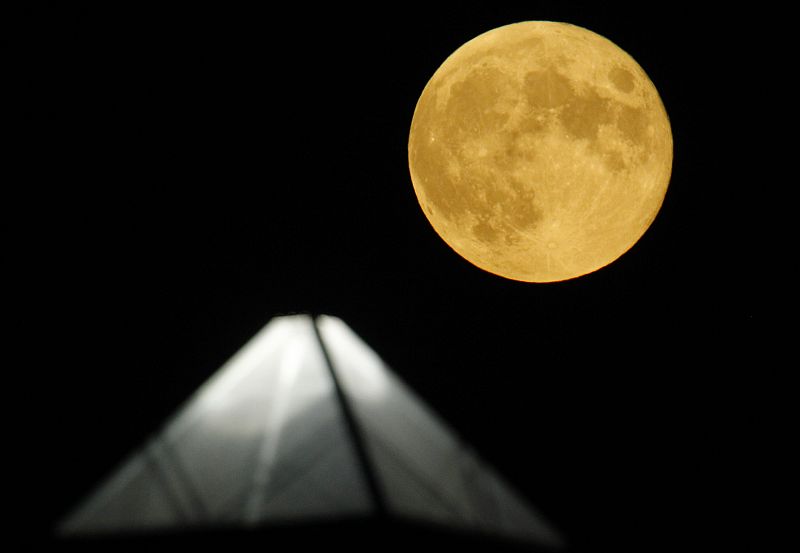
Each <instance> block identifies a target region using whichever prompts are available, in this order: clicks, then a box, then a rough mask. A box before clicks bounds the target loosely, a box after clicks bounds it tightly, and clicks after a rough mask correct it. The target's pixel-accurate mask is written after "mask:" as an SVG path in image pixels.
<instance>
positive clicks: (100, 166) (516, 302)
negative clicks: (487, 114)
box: [0, 2, 770, 552]
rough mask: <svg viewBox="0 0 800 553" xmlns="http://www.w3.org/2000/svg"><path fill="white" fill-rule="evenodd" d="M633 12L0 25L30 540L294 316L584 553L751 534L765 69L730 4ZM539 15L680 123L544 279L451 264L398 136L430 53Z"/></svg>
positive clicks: (156, 18)
mask: <svg viewBox="0 0 800 553" xmlns="http://www.w3.org/2000/svg"><path fill="white" fill-rule="evenodd" d="M595 4H596V5H595ZM640 4H641V6H642V7H640V8H638V9H637V10H635V11H628V10H622V9H614V8H612V7H609V6H608V5H606V3H586V4H574V3H566V2H553V3H539V2H527V3H525V7H524V8H512V7H492V8H489V7H485V6H484V7H482V8H480V9H478V8H474V7H473V8H466V7H464V6H463V5H462V4H461V3H459V4H455V3H452V4H451V5H450V7H449V8H445V6H444V5H442V6H441V7H440V8H437V9H436V10H435V11H430V8H425V7H424V4H420V5H413V4H403V5H401V6H400V7H386V6H383V5H381V6H378V5H377V4H376V5H375V6H374V7H371V8H355V7H350V8H342V7H339V6H336V7H327V8H322V9H320V8H318V7H316V6H313V7H312V6H310V5H305V4H302V3H298V4H296V5H294V7H291V8H288V9H287V8H285V7H284V8H280V9H279V8H277V7H274V6H273V7H269V8H267V7H264V8H262V9H253V10H240V9H235V8H227V7H226V8H224V9H223V8H221V7H219V6H216V7H208V8H197V7H191V8H186V9H185V10H184V9H177V8H176V9H172V10H168V11H164V10H163V9H162V8H158V9H153V10H147V9H143V8H140V7H138V5H131V6H130V8H129V9H121V8H114V9H109V8H107V7H100V8H81V9H78V8H74V7H70V8H55V7H41V8H37V9H34V10H30V11H28V12H25V13H21V14H15V16H14V17H5V18H3V21H2V23H0V30H2V33H3V35H4V38H3V43H2V50H0V52H2V59H3V60H4V67H6V68H7V73H6V74H7V75H11V76H12V77H11V78H9V79H8V83H10V85H11V86H10V88H11V93H12V98H11V100H9V101H8V102H7V103H6V104H5V106H6V108H5V111H6V113H5V115H4V117H6V118H10V120H12V123H13V124H14V127H13V132H12V133H11V140H10V144H9V145H8V147H6V148H5V153H6V159H8V160H10V162H11V165H12V166H13V169H12V171H11V172H10V173H6V177H5V178H4V180H5V181H6V182H10V183H11V186H8V187H6V189H5V190H4V191H3V196H4V198H5V200H4V201H3V205H2V208H3V212H4V216H3V219H4V220H3V222H2V245H3V250H4V256H3V257H4V259H5V261H6V263H7V267H9V268H10V269H11V270H10V271H6V277H8V279H9V280H8V285H7V286H5V288H6V290H8V291H10V294H9V298H8V299H9V301H8V302H6V304H7V305H10V308H8V309H7V310H6V314H7V317H6V319H7V322H9V323H10V325H9V326H10V327H11V332H10V333H8V334H6V335H7V336H9V337H10V339H9V342H8V345H7V347H6V350H7V351H8V352H9V354H8V357H7V358H9V359H10V358H12V356H13V359H15V360H16V361H15V363H14V364H15V367H11V366H9V367H8V369H9V372H10V373H13V374H10V379H11V380H10V382H9V383H8V387H7V388H6V389H5V390H4V391H5V394H4V395H7V396H10V397H9V398H8V402H7V404H8V405H17V403H19V404H22V405H24V406H25V408H24V409H14V416H13V417H12V418H9V419H7V422H6V426H10V427H11V429H12V433H11V437H9V440H12V439H13V443H14V446H13V447H12V449H13V451H15V452H17V453H23V455H22V457H21V458H18V459H16V461H17V462H19V463H20V467H21V470H22V471H23V472H20V473H18V474H21V475H22V477H20V479H19V480H20V484H21V485H20V486H19V487H20V488H21V492H20V494H19V497H20V500H19V502H18V505H19V506H20V508H19V509H18V510H17V513H16V515H15V516H16V517H18V521H19V522H18V524H17V528H18V529H20V532H22V533H23V534H25V535H26V536H27V537H28V538H31V537H35V536H41V535H42V534H43V532H45V531H46V529H47V528H48V527H49V526H50V525H51V524H52V523H53V521H55V520H57V519H58V518H59V517H60V516H62V515H63V514H64V513H65V512H66V511H67V510H68V509H69V508H70V507H71V506H73V505H74V503H75V502H76V501H77V500H78V499H80V498H81V497H83V496H84V494H85V493H86V492H87V491H88V490H90V489H91V488H92V487H93V486H94V485H95V484H96V483H97V482H98V481H99V480H100V479H102V478H103V477H104V476H106V475H107V474H108V473H109V471H111V470H113V468H114V467H115V466H116V465H117V464H118V463H119V462H120V461H121V460H122V459H123V458H124V457H125V456H126V455H127V454H128V453H129V452H131V451H132V450H133V449H134V448H136V447H137V446H139V445H140V444H141V443H142V441H143V440H144V439H145V438H146V437H147V436H148V435H150V434H151V433H153V432H155V431H156V430H157V429H158V428H159V425H160V423H161V422H162V421H163V419H164V418H165V417H166V416H168V415H169V414H170V413H172V412H173V410H174V409H175V408H176V407H177V406H178V405H179V404H180V403H181V402H182V401H183V400H185V399H186V398H187V397H188V396H189V395H190V394H191V393H192V391H193V390H194V389H195V388H196V387H197V386H198V385H199V384H200V383H202V382H203V381H204V380H205V379H206V378H208V377H209V376H210V375H211V374H212V373H213V372H214V371H215V370H216V369H217V368H218V367H219V366H220V365H221V364H222V363H223V362H224V361H225V360H226V359H227V358H228V357H230V356H231V355H232V354H233V353H234V352H235V351H236V350H237V349H238V348H239V347H240V346H241V345H243V344H244V343H245V342H246V341H247V340H248V339H249V338H250V337H251V336H252V335H253V334H254V333H255V332H257V331H258V330H259V329H260V328H261V327H262V326H263V325H264V324H266V323H267V322H268V321H269V320H270V319H271V318H273V317H274V316H277V315H281V314H287V313H295V312H310V313H329V314H333V315H336V316H338V317H341V318H342V319H343V320H344V321H345V322H346V323H347V324H348V325H349V326H351V327H352V328H353V329H354V330H355V331H356V333H358V334H359V335H360V336H361V337H362V338H363V339H364V340H365V341H366V342H367V343H368V344H370V345H371V347H372V348H373V349H375V350H376V351H377V352H378V354H380V355H381V357H383V359H384V360H385V361H386V362H387V363H388V364H389V366H391V367H392V368H393V369H394V370H395V371H396V372H397V373H398V374H399V375H400V376H401V378H403V379H404V380H405V381H406V382H407V383H408V384H409V385H410V386H411V387H412V388H414V389H415V390H416V391H417V392H418V393H419V395H420V396H421V397H423V398H424V399H425V400H427V401H428V402H429V404H430V405H431V406H433V407H434V409H435V410H436V411H437V412H439V413H440V414H441V415H442V417H443V418H444V419H445V420H446V421H448V422H449V423H450V424H451V425H452V426H453V427H455V428H456V429H457V430H458V432H459V433H460V434H461V435H462V436H463V437H464V438H465V439H466V440H467V441H468V442H470V443H471V444H472V445H473V446H474V447H475V448H476V449H477V450H478V451H479V452H480V453H481V455H482V456H483V457H484V458H485V459H486V460H487V461H489V462H490V463H491V464H493V465H494V466H495V467H496V468H497V469H498V471H499V472H500V473H501V474H503V475H504V476H505V477H506V479H507V480H509V481H510V482H512V483H514V484H515V485H516V487H517V488H518V489H519V490H520V492H521V493H522V494H524V496H525V497H526V498H527V499H529V501H530V502H531V503H532V504H533V505H535V506H536V507H537V508H538V509H539V510H540V511H541V512H542V513H543V514H544V515H545V516H546V517H547V518H548V519H549V520H551V521H552V522H553V524H554V525H555V526H556V527H557V528H558V529H560V530H561V532H562V533H563V534H564V535H565V537H566V538H567V540H568V541H569V542H570V543H572V545H573V546H574V550H576V551H607V550H613V551H620V552H624V551H701V550H704V551H740V550H741V551H746V550H749V549H750V548H752V547H753V544H755V543H758V542H757V541H755V538H753V537H752V536H750V535H749V534H748V532H747V531H746V530H745V529H746V528H748V527H749V526H748V525H749V521H750V519H751V516H752V515H753V514H754V513H755V512H756V511H758V510H760V508H759V507H757V504H756V503H755V499H754V497H755V494H757V493H758V488H759V485H760V484H759V481H758V479H757V478H756V477H755V476H754V475H753V466H754V463H755V462H756V461H757V459H758V458H759V457H760V456H761V453H760V452H761V451H762V449H763V444H762V443H761V440H762V438H761V425H762V424H763V421H762V418H761V417H762V415H761V413H762V407H763V406H764V404H765V403H766V399H765V397H764V394H765V392H764V388H763V386H762V385H761V376H762V375H763V371H764V370H767V369H768V368H769V366H770V362H769V360H768V359H767V358H766V357H765V356H764V354H763V351H762V350H761V342H760V333H761V319H760V313H759V309H758V307H757V303H758V302H757V296H756V287H755V286H754V284H753V277H754V273H755V267H758V266H759V263H758V262H757V260H756V254H754V253H752V252H753V251H754V250H755V238H752V237H751V236H752V233H751V231H750V227H749V226H748V225H747V224H742V223H743V221H748V222H749V223H752V222H753V218H752V215H753V212H754V211H755V210H756V209H755V207H754V206H752V205H751V204H750V199H749V198H748V197H746V195H745V191H746V190H748V189H749V186H750V185H751V184H752V182H753V178H752V175H751V174H750V170H749V169H748V167H747V165H746V164H745V162H744V160H745V159H746V158H747V156H746V155H745V154H746V153H747V152H748V151H749V150H750V149H751V147H750V146H748V144H747V140H743V139H742V138H741V136H742V134H745V135H749V136H753V135H752V133H742V132H741V129H742V128H749V127H747V126H749V125H756V124H757V122H756V121H755V119H757V118H756V117H755V116H753V115H750V114H748V113H747V112H746V111H745V112H742V110H741V106H742V98H743V97H744V96H745V95H748V94H750V93H751V92H755V91H756V90H755V89H757V88H758V86H759V85H757V84H756V83H753V82H751V81H749V80H747V79H742V78H741V72H740V71H738V68H741V67H743V66H752V65H753V63H754V61H753V60H752V59H751V58H752V56H754V55H755V54H754V53H752V51H751V48H750V46H748V44H747V42H745V41H742V40H741V34H740V32H739V29H741V26H742V25H743V24H744V23H745V22H746V19H747V18H745V17H743V16H739V15H738V14H732V13H727V12H725V13H722V12H715V13H708V14H706V13H696V10H693V9H692V8H691V5H689V7H680V8H671V9H666V8H665V9H662V10H661V11H657V10H654V9H653V7H652V6H651V5H650V3H647V2H642V3H640ZM539 19H543V20H555V21H565V22H570V23H574V24H577V25H580V26H584V27H586V28H588V29H590V30H593V31H595V32H597V33H599V34H601V35H603V36H605V37H607V38H609V39H611V40H612V41H614V42H615V43H616V44H617V45H619V46H620V47H621V48H623V49H624V50H626V51H627V52H628V53H629V54H631V55H632V56H633V57H634V59H636V60H637V61H638V62H639V64H640V65H641V66H642V67H643V68H644V69H645V71H647V73H648V74H649V76H650V78H651V79H652V80H653V82H654V83H655V85H656V87H657V88H658V90H659V92H660V94H661V97H662V100H663V102H664V104H665V107H666V109H667V112H668V114H669V117H670V121H671V124H672V131H673V137H674V142H675V154H674V156H675V161H674V166H673V174H672V180H671V183H670V188H669V190H668V192H667V196H666V199H665V202H664V204H663V207H662V209H661V212H660V214H659V216H658V217H657V219H656V220H655V222H654V223H653V225H652V226H651V228H650V230H649V231H648V232H647V233H646V234H645V235H644V236H643V238H642V239H641V240H640V241H639V242H638V243H637V244H636V245H635V246H634V247H633V248H632V249H631V250H630V251H629V252H628V253H626V254H625V255H624V256H622V257H621V258H620V259H619V260H618V261H616V262H615V263H613V264H611V265H609V266H608V267H606V268H604V269H602V270H600V271H598V272H596V273H593V274H590V275H588V276H585V277H583V278H579V279H576V280H571V281H566V282H561V283H553V284H543V285H542V284H538V285H537V284H526V283H520V282H515V281H510V280H505V279H502V278H500V277H496V276H494V275H491V274H489V273H486V272H484V271H482V270H480V269H477V268H476V267H474V266H472V265H471V264H470V263H469V262H467V261H465V260H464V259H462V258H461V257H459V256H458V255H457V254H456V253H455V252H453V251H452V250H451V249H450V248H449V247H448V246H447V245H446V244H445V243H444V242H443V241H442V240H441V239H440V238H439V237H438V236H437V235H436V234H435V232H434V231H433V229H432V228H431V226H430V225H429V223H428V222H427V220H426V218H425V216H424V214H423V213H422V211H421V209H420V208H419V205H418V204H417V200H416V197H415V195H414V191H413V187H412V184H411V180H410V177H409V173H408V164H407V150H406V147H407V140H408V131H409V127H410V123H411V117H412V115H413V110H414V106H415V104H416V101H417V98H418V97H419V94H420V93H421V91H422V89H423V87H424V86H425V84H426V82H427V80H428V79H429V78H430V76H431V75H432V74H433V73H434V71H435V70H436V69H437V68H438V66H439V65H440V64H441V62H442V61H444V59H445V58H446V57H447V56H448V55H449V54H450V53H451V52H452V51H454V50H455V49H456V48H458V47H459V46H460V45H461V44H463V43H464V42H466V41H467V40H469V39H471V38H473V37H474V36H476V35H478V34H480V33H482V32H484V31H487V30H489V29H491V28H494V27H497V26H500V25H503V24H508V23H513V22H517V21H523V20H539ZM733 112H736V113H739V116H738V117H739V121H740V123H739V127H738V129H739V130H738V131H736V132H734V130H733V129H732V128H731V126H730V123H729V121H730V114H731V113H733ZM17 125H18V126H17ZM743 126H744V127H743ZM6 128H7V129H8V128H11V127H8V126H6ZM7 166H8V165H7ZM748 217H749V219H748ZM9 421H13V422H9Z"/></svg>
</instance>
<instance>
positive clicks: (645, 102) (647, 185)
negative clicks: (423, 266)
mask: <svg viewBox="0 0 800 553" xmlns="http://www.w3.org/2000/svg"><path fill="white" fill-rule="evenodd" d="M408 160H409V169H410V173H411V180H412V183H413V185H414V190H415V192H416V195H417V199H418V200H419V203H420V206H421V207H422V210H423V212H424V213H425V215H426V217H427V218H428V220H429V221H430V223H431V225H432V226H433V228H434V230H435V231H436V232H437V233H438V234H439V236H441V238H442V239H443V240H444V241H445V242H446V243H447V244H448V245H449V246H450V247H451V248H453V249H454V250H455V251H456V252H457V253H458V254H460V255H461V256H462V257H464V258H465V259H466V260H468V261H470V262H471V263H473V264H474V265H476V266H477V267H480V268H481V269H484V270H486V271H489V272H491V273H494V274H496V275H499V276H502V277H505V278H509V279H514V280H519V281H525V282H554V281H561V280H567V279H571V278H576V277H579V276H582V275H586V274H588V273H591V272H593V271H596V270H598V269H600V268H602V267H604V266H606V265H608V264H609V263H611V262H613V261H615V260H616V259H617V258H619V257H620V256H621V255H622V254H624V253H625V252H626V251H628V250H629V249H630V248H631V247H632V246H633V245H634V244H635V243H636V242H637V241H638V240H639V238H641V236H642V235H643V234H644V233H645V231H646V230H647V229H648V227H649V226H650V224H651V223H652V222H653V220H654V219H655V217H656V215H657V213H658V211H659V209H660V207H661V204H662V202H663V199H664V195H665V194H666V191H667V186H668V184H669V180H670V175H671V171H672V132H671V129H670V124H669V119H668V117H667V112H666V110H665V109H664V105H663V103H662V101H661V98H660V97H659V94H658V91H657V90H656V88H655V86H654V85H653V83H652V82H651V80H650V79H649V77H648V76H647V74H646V73H645V72H644V70H643V69H642V68H641V67H640V66H639V64H638V63H636V61H635V60H634V59H633V58H632V57H631V56H630V55H628V54H627V53H626V52H624V51H623V50H622V49H621V48H619V47H618V46H616V45H615V44H614V43H613V42H611V41H610V40H608V39H606V38H604V37H602V36H600V35H598V34H596V33H593V32H592V31H589V30H587V29H584V28H581V27H577V26H574V25H569V24H566V23H555V22H547V21H530V22H524V23H515V24H512V25H507V26H504V27H499V28H497V29H493V30H491V31H488V32H486V33H484V34H482V35H480V36H478V37H476V38H474V39H472V40H470V41H469V42H467V43H466V44H464V45H463V46H461V47H460V48H458V49H457V50H456V51H455V52H454V53H453V54H452V55H450V57H448V58H447V59H446V60H445V62H444V63H443V64H442V65H441V67H439V69H438V70H437V71H436V72H435V73H434V75H433V77H432V78H431V79H430V81H429V82H428V84H427V85H426V86H425V88H424V90H423V91H422V95H421V96H420V98H419V101H418V102H417V106H416V109H415V111H414V117H413V120H412V123H411V131H410V134H409V141H408Z"/></svg>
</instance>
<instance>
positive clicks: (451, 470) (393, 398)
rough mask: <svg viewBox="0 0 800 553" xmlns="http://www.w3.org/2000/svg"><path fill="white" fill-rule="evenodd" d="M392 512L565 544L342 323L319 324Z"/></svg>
mask: <svg viewBox="0 0 800 553" xmlns="http://www.w3.org/2000/svg"><path fill="white" fill-rule="evenodd" d="M317 324H318V328H319V331H320V335H321V336H322V339H323V341H324V343H325V346H326V348H327V349H328V353H329V355H330V358H331V363H332V364H333V366H334V368H335V370H336V373H337V374H338V378H339V380H340V381H341V387H342V389H343V390H344V392H345V393H346V395H347V397H348V398H349V401H350V404H351V406H352V409H353V411H354V414H355V416H356V417H357V419H358V423H359V426H360V428H361V431H362V434H363V436H364V441H365V442H366V446H367V451H368V454H369V457H370V461H371V464H372V467H373V470H374V472H375V473H376V475H377V479H378V483H379V485H380V486H381V488H382V491H383V495H384V497H385V499H386V503H387V508H388V510H389V511H390V512H392V513H395V514H397V515H400V516H404V517H408V518H414V519H425V520H432V521H436V522H440V523H443V524H446V525H451V526H458V527H463V528H465V529H481V530H484V531H488V532H491V533H497V534H502V535H507V536H513V537H516V538H520V539H525V540H531V541H535V542H538V543H540V544H543V545H550V546H554V547H557V546H559V545H560V543H561V540H560V539H559V537H558V535H557V534H556V533H555V532H554V531H553V530H552V529H551V528H550V526H549V525H548V524H546V523H545V522H544V521H543V519H542V518H541V517H540V516H539V515H538V514H537V513H535V512H534V511H533V509H532V508H531V507H530V506H528V505H527V504H525V502H524V501H523V500H522V499H521V498H520V497H519V496H518V495H516V494H515V493H514V492H513V491H512V489H511V488H510V487H509V486H508V485H507V484H506V483H505V482H503V481H502V479H501V478H500V477H499V476H498V475H497V474H496V473H495V472H494V471H493V470H492V469H491V468H489V467H488V466H487V465H485V464H484V463H483V462H481V461H480V460H479V459H478V458H477V456H476V455H475V454H474V452H472V451H471V450H470V449H469V448H468V447H467V446H466V445H465V444H464V443H463V442H461V441H460V440H459V439H458V438H457V436H456V435H455V433H454V432H453V431H452V430H451V429H450V428H448V427H447V425H445V424H444V422H443V421H441V420H440V419H439V418H438V417H437V416H436V415H435V414H434V413H433V412H432V411H431V410H429V409H428V408H426V406H425V404H424V403H423V402H422V401H421V400H420V399H419V398H418V397H417V396H416V395H415V394H414V393H413V392H412V391H411V390H410V389H409V388H408V387H407V386H405V385H404V384H403V383H402V382H401V381H400V380H399V379H398V378H396V377H395V376H394V375H393V374H392V373H391V372H390V371H389V370H388V369H387V368H386V366H385V365H384V364H383V362H382V361H381V359H380V358H379V357H378V356H377V355H376V354H375V353H374V352H373V351H372V350H371V349H370V348H369V347H367V346H366V344H364V342H362V341H361V340H360V339H359V337H358V336H356V335H355V334H354V333H353V332H352V331H351V330H350V329H349V328H348V327H347V326H346V325H345V324H344V323H343V322H342V321H341V320H340V319H337V318H335V317H329V316H322V317H320V318H319V319H318V321H317Z"/></svg>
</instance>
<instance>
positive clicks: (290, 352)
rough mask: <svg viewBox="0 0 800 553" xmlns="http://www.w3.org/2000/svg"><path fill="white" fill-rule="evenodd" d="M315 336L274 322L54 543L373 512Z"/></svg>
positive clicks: (302, 321) (299, 322) (306, 327)
mask: <svg viewBox="0 0 800 553" xmlns="http://www.w3.org/2000/svg"><path fill="white" fill-rule="evenodd" d="M312 325H313V322H312V320H311V319H310V317H307V316H295V317H281V318H278V319H274V320H273V321H272V322H271V323H270V324H268V325H267V326H266V327H265V328H264V329H263V330H262V331H261V332H260V333H259V334H257V335H256V336H255V337H254V338H253V339H252V340H251V341H250V342H249V343H248V344H247V345H246V346H245V347H244V348H242V350H240V351H239V352H238V353H237V354H236V355H235V356H234V357H233V358H232V359H231V360H230V361H229V362H228V363H226V365H225V366H224V367H222V369H221V370H220V371H219V372H218V373H217V374H216V375H215V376H214V377H212V378H211V379H210V380H209V381H208V382H207V383H206V384H204V385H203V387H201V388H200V389H199V390H198V392H197V393H196V394H195V395H194V396H193V397H192V398H191V399H190V400H189V401H188V402H187V404H186V405H185V407H183V408H182V409H181V410H180V411H179V412H178V414H177V415H176V416H175V417H174V418H173V419H172V420H171V421H169V422H168V423H167V425H166V426H165V428H164V429H163V431H161V432H159V433H158V434H157V436H156V437H155V438H153V439H151V440H150V441H149V442H148V443H147V444H145V445H144V446H143V447H142V448H141V449H140V450H139V451H138V452H136V453H135V454H134V455H133V456H132V457H131V458H130V459H128V460H127V461H126V462H125V463H123V466H122V467H121V468H120V469H119V470H117V471H116V472H115V473H114V474H113V475H112V477H111V478H110V479H109V480H107V481H106V482H104V483H102V484H101V486H100V487H99V488H98V490H97V491H96V492H95V493H94V494H92V495H91V496H90V497H89V498H88V500H87V501H86V502H85V503H84V504H82V505H81V506H79V507H78V509H76V511H75V512H74V513H72V514H71V515H70V516H69V517H68V518H67V519H66V521H65V522H64V523H63V524H62V526H61V527H60V530H61V532H62V533H64V534H89V533H100V532H116V531H126V532H130V531H138V530H150V529H170V528H180V527H191V526H214V525H233V526H236V525H250V524H258V523H261V522H263V521H267V520H269V521H275V520H281V519H283V520H287V519H292V518H295V517H303V518H308V517H330V516H347V515H355V514H363V513H367V512H370V511H371V509H372V505H371V503H370V499H369V495H368V493H367V489H366V487H365V483H364V482H363V478H362V475H361V473H360V472H359V468H358V463H357V462H356V460H355V455H354V452H353V447H352V442H351V439H350V436H349V435H348V434H347V432H346V427H345V425H344V424H343V423H342V419H341V417H342V415H341V412H340V410H339V405H338V403H337V400H336V397H335V390H334V387H333V382H332V380H331V378H330V375H329V374H328V372H327V367H326V364H325V359H324V356H323V354H322V352H321V351H320V348H319V345H318V343H317V341H316V336H315V334H314V330H313V326H312ZM331 474H335V475H336V478H330V476H329V475H331Z"/></svg>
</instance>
